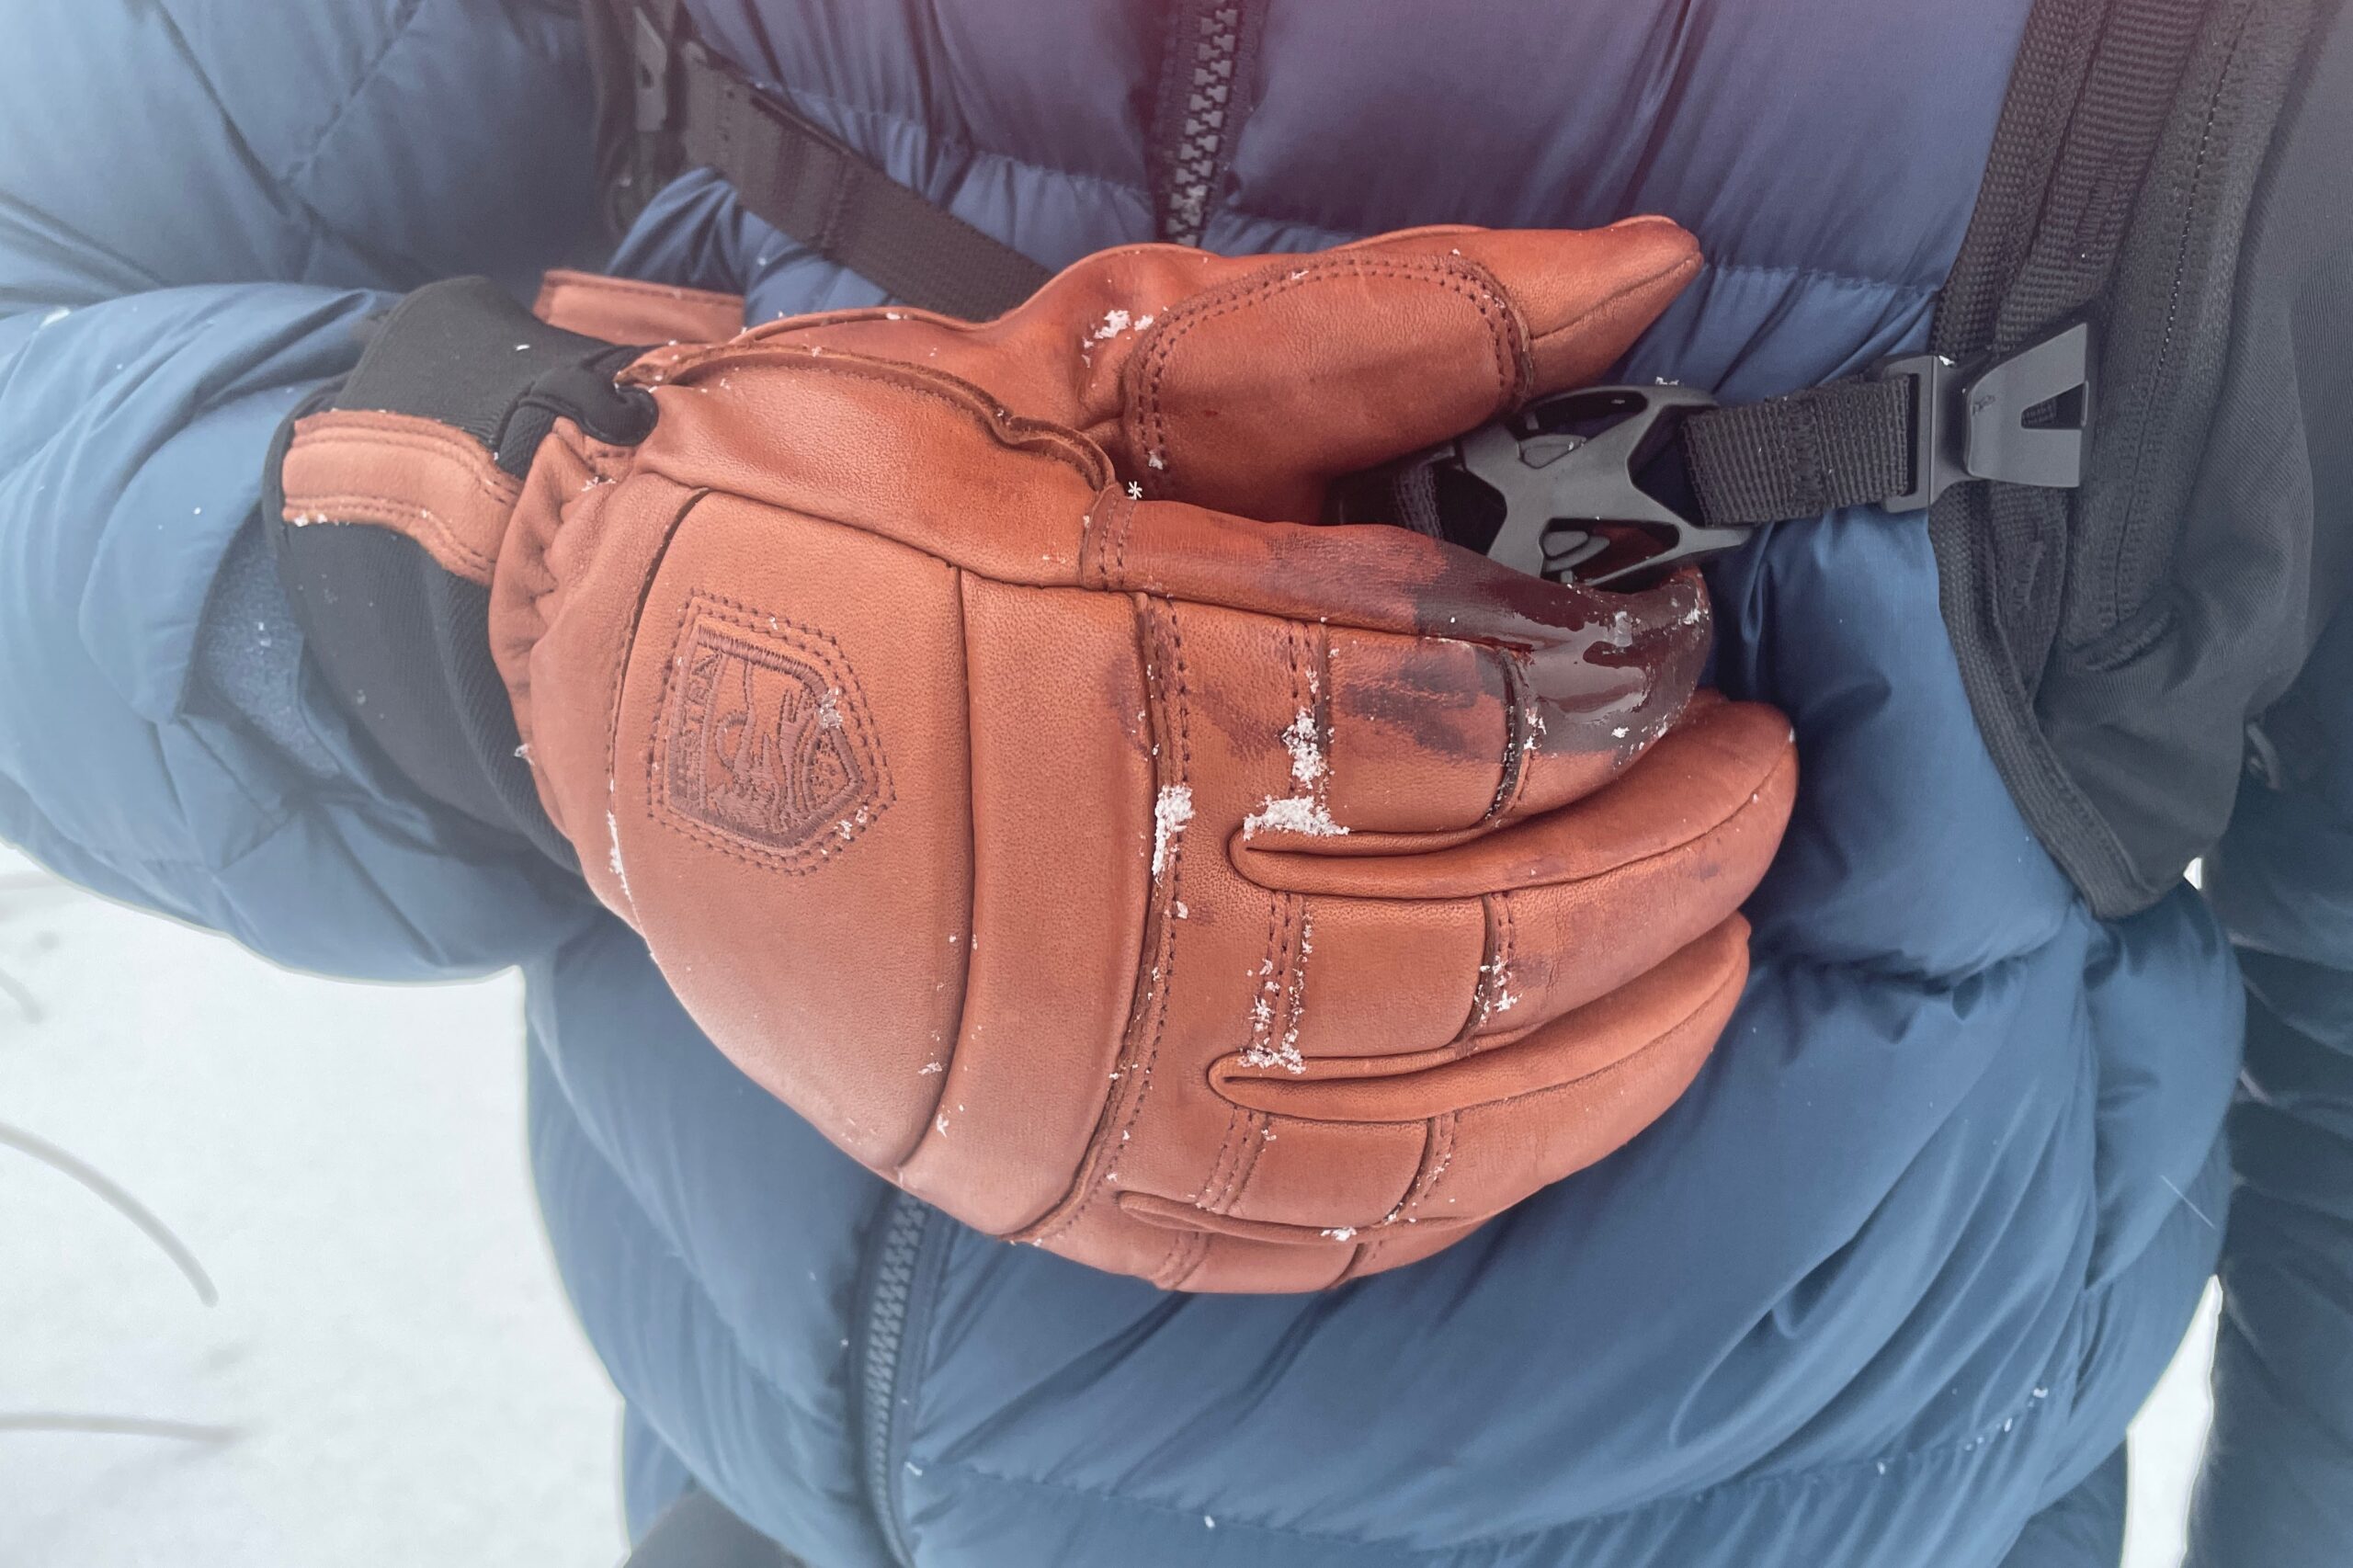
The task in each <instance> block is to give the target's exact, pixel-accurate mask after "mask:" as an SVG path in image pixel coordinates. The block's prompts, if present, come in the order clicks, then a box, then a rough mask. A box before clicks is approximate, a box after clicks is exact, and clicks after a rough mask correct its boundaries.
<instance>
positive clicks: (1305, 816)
mask: <svg viewBox="0 0 2353 1568" xmlns="http://www.w3.org/2000/svg"><path fill="white" fill-rule="evenodd" d="M1347 831H1348V830H1347V828H1345V827H1342V826H1341V825H1340V824H1338V823H1336V822H1334V821H1333V820H1332V813H1331V812H1330V810H1329V809H1328V808H1326V807H1325V806H1324V802H1323V801H1318V800H1315V799H1313V797H1310V796H1306V795H1293V796H1291V797H1290V799H1289V800H1282V801H1278V800H1276V799H1274V798H1273V797H1272V796H1268V797H1267V799H1266V800H1265V801H1262V802H1261V803H1260V804H1259V807H1258V809H1257V810H1256V811H1255V812H1251V813H1250V814H1249V815H1248V816H1246V817H1244V818H1243V819H1242V836H1243V837H1244V838H1245V839H1250V838H1256V837H1257V836H1258V835H1260V834H1262V833H1296V834H1302V835H1305V836H1306V837H1309V838H1339V837H1342V836H1343V835H1346V834H1347Z"/></svg>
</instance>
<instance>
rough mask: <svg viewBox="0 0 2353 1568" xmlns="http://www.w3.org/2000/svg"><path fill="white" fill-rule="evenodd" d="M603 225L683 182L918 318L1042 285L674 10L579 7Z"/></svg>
mask: <svg viewBox="0 0 2353 1568" xmlns="http://www.w3.org/2000/svg"><path fill="white" fill-rule="evenodd" d="M587 4H588V11H589V18H588V19H589V32H590V39H591V58H592V60H593V61H594V62H595V64H596V69H597V76H598V100H597V122H598V124H597V150H598V163H599V173H600V176H602V177H603V180H604V183H605V188H606V190H607V192H608V201H607V208H608V217H609V218H610V219H611V220H612V221H613V222H614V223H615V224H616V226H617V227H626V226H627V224H628V223H629V222H633V221H634V220H635V218H636V216H637V214H638V213H639V212H640V211H642V210H643V208H644V205H645V203H647V202H649V201H651V200H652V199H654V195H655V194H656V193H657V192H658V191H659V190H660V189H661V187H663V186H665V185H666V184H668V183H669V181H670V180H671V179H673V178H675V177H676V176H677V175H678V174H679V173H681V172H682V171H684V170H686V169H688V168H694V167H708V168H710V169H712V170H715V171H716V172H717V173H718V174H719V175H720V176H722V177H723V178H725V179H726V180H727V181H728V183H729V184H731V185H733V187H735V192H736V195H737V196H738V198H739V199H741V200H742V201H743V203H744V205H745V207H746V208H748V209H750V210H751V211H752V212H754V213H755V214H756V215H757V216H758V217H760V218H762V219H764V220H766V221H767V222H768V223H769V224H771V225H773V226H774V227H775V228H777V229H778V230H779V231H780V232H781V233H786V234H789V235H790V236H791V237H792V238H793V239H795V240H797V241H799V242H800V243H801V244H804V245H806V246H808V247H809V248H810V249H811V250H813V251H814V252H815V253H816V254H818V255H819V256H824V258H825V259H826V260H828V261H831V262H833V263H835V265H836V266H840V267H847V268H848V269H849V270H850V271H852V272H855V273H857V274H858V276H859V277H861V278H866V279H867V280H868V281H870V282H871V283H874V284H875V285H877V286H878V287H880V288H881V289H882V290H885V291H887V292H888V293H889V294H890V295H891V296H892V298H893V299H896V300H901V301H905V302H906V303H908V304H911V305H914V306H915V307H916V308H918V309H920V310H927V311H938V312H941V313H942V314H945V315H951V316H960V317H962V318H964V319H966V320H972V321H984V320H986V319H988V318H989V317H992V316H996V315H1001V314H1003V313H1004V312H1006V311H1007V310H1010V309H1011V308H1012V307H1013V306H1015V305H1017V304H1019V303H1020V302H1021V301H1024V300H1026V299H1028V298H1029V296H1030V295H1031V294H1033V293H1035V292H1037V290H1038V289H1039V287H1040V285H1042V284H1043V283H1044V282H1045V281H1046V279H1047V278H1048V277H1050V276H1051V274H1050V273H1049V272H1048V271H1047V269H1046V268H1045V267H1041V266H1040V265H1039V264H1038V263H1037V262H1035V261H1032V260H1030V259H1029V257H1028V256H1024V255H1022V254H1021V253H1020V252H1019V251H1017V250H1015V249H1014V248H1013V247H1012V246H1010V245H1008V244H1005V243H1004V242H1003V241H1001V240H998V239H996V238H995V237H994V236H992V235H989V234H986V233H983V232H982V231H980V230H979V229H976V228H974V227H973V226H972V224H970V223H967V222H964V221H963V220H962V219H961V218H959V217H957V216H956V215H955V214H954V213H952V212H950V211H949V210H947V209H946V208H945V207H942V206H939V205H938V204H937V203H935V202H933V201H931V200H930V199H928V198H926V197H925V196H924V195H923V194H922V193H921V192H919V191H916V190H915V189H913V188H912V187H908V186H905V185H903V184H901V183H900V182H899V181H897V180H895V179H892V177H891V176H889V175H888V174H886V173H884V172H883V171H882V170H881V169H880V168H878V167H876V166H875V165H873V164H872V163H871V162H870V161H868V160H867V159H866V158H865V157H863V156H861V155H860V154H859V153H857V152H855V151H853V150H852V149H850V148H849V147H847V146H845V145H844V144H843V143H842V142H840V141H839V140H838V139H836V138H835V137H834V136H832V135H830V134H828V133H827V132H826V131H824V129H823V128H822V127H820V126H818V125H816V124H814V123H813V122H812V121H811V120H810V119H807V117H805V116H803V115H802V114H801V113H800V112H799V111H798V110H797V109H795V108H793V106H792V105H791V103H790V101H789V100H788V99H787V98H786V97H785V96H784V95H783V94H782V93H781V92H780V91H778V90H774V89H770V88H765V87H762V86H761V85H757V84H756V83H754V82H753V81H752V80H751V79H750V78H749V77H748V76H746V75H745V74H744V73H742V72H741V71H739V70H737V69H736V68H735V67H734V66H733V65H732V64H730V63H728V62H725V61H723V60H722V59H720V58H719V57H718V56H716V55H714V54H712V53H711V52H710V50H708V49H707V48H705V47H704V46H703V44H702V42H701V41H700V40H699V39H697V38H696V37H695V36H694V28H693V24H692V22H691V21H690V20H689V19H688V16H687V14H686V8H685V6H683V4H681V0H587Z"/></svg>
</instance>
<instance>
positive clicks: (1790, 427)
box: [1683, 380, 1917, 528]
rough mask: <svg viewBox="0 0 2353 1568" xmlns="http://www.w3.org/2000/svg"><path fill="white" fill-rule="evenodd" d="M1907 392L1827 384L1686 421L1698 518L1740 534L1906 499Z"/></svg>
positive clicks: (1892, 383) (1907, 386)
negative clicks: (1792, 520) (1795, 519)
mask: <svg viewBox="0 0 2353 1568" xmlns="http://www.w3.org/2000/svg"><path fill="white" fill-rule="evenodd" d="M1916 385H1917V383H1916V382H1914V381H1908V380H1887V381H1833V382H1831V383H1830V384H1828V385H1826V386H1820V387H1813V388H1811V389H1809V390H1808V391H1805V392H1798V393H1796V394H1794V395H1792V396H1790V397H1779V398H1774V399H1772V400H1771V401H1769V402H1766V403H1746V404H1744V405H1742V406H1739V407H1735V408H1722V409H1717V410H1715V411H1714V412H1712V413H1708V414H1699V415H1693V416H1692V417H1690V418H1689V419H1687V420H1685V421H1684V423H1683V458H1684V462H1685V465H1686V467H1687V468H1688V471H1689V473H1690V479H1691V493H1692V495H1693V497H1694V498H1695V499H1696V500H1697V501H1698V502H1699V515H1700V517H1701V518H1702V519H1703V520H1705V521H1706V522H1707V523H1708V525H1709V526H1710V527H1711V528H1739V527H1747V526H1754V525H1756V524H1760V523H1777V522H1781V521H1784V520H1786V519H1789V518H1793V517H1820V516H1821V515H1822V514H1823V513H1824V512H1829V511H1835V510H1836V509H1837V508H1839V507H1841V506H1874V505H1877V504H1879V503H1881V502H1885V501H1889V500H1893V499H1895V498H1897V497H1899V496H1903V495H1906V494H1911V493H1913V492H1914V490H1915V488H1916V485H1915V474H1914V464H1915V460H1916V459H1915V453H1914V451H1913V446H1914V421H1913V398H1914V396H1915V387H1916Z"/></svg>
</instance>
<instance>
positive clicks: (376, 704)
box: [263, 278, 654, 869]
mask: <svg viewBox="0 0 2353 1568" xmlns="http://www.w3.org/2000/svg"><path fill="white" fill-rule="evenodd" d="M638 352H639V351H638V350H636V349H632V348H616V347H613V346H612V345H610V344H608V343H604V342H600V341H599V340H597V339H596V338H591V337H584V336H581V335H579V334H577V333H571V332H564V331H562V330H560V329H558V328H555V327H551V326H550V325H548V324H546V323H544V322H542V321H540V320H539V319H538V318H537V317H535V316H533V315H531V314H530V313H529V312H527V311H525V310H524V309H523V308H522V307H521V306H520V305H518V304H517V303H516V302H515V301H513V300H512V299H510V298H508V297H507V295H506V293H505V292H504V291H503V290H500V289H499V288H498V287H497V286H496V285H494V284H493V283H491V282H489V281H488V280H486V279H483V278H458V279H454V280H451V281H449V282H446V283H436V284H432V285H429V286H428V287H426V288H424V289H420V290H417V291H416V292H415V293H414V294H411V295H409V296H408V297H407V298H405V299H404V300H403V301H401V303H400V304H399V305H398V306H396V307H395V308H394V309H393V310H392V312H390V313H389V314H387V315H386V316H384V317H383V318H382V320H381V323H380V324H378V325H377V326H376V328H375V330H374V332H373V334H372V335H371V336H370V337H369V342H368V346H367V347H366V348H365V349H364V350H363V351H362V353H361V355H360V359H359V364H358V368H357V369H354V370H353V371H352V373H351V375H350V376H349V377H347V378H346V379H345V380H344V381H341V382H340V383H336V384H334V385H330V386H327V387H324V388H322V389H321V390H320V391H319V392H316V393H314V394H313V396H312V397H311V398H309V399H308V400H306V401H305V402H304V403H303V404H302V405H301V407H299V408H297V409H296V410H295V411H294V412H293V414H291V415H289V416H288V418H287V420H286V422H285V423H284V424H283V425H282V426H280V427H279V429H278V437H277V439H276V440H275V441H274V442H273V443H272V444H271V447H270V452H269V457H268V460H267V466H266V468H265V470H264V479H263V516H264V526H265V528H266V529H267V534H268V537H269V539H270V541H271V545H272V548H273V551H274V552H275V555H276V557H277V562H278V575H279V577H280V579H281V580H282V581H283V582H284V583H285V585H286V593H287V597H288V598H289V600H290V602H291V604H292V606H293V609H294V616H295V619H296V621H297V622H298V623H299V624H300V625H301V628H302V634H303V639H304V642H305V645H306V647H307V650H308V653H309V654H310V659H311V663H312V665H313V668H314V669H315V670H316V672H317V673H318V675H319V676H320V677H321V678H323V679H324V681H325V682H326V684H327V686H328V687H329V689H331V690H332V691H333V692H335V695H336V697H337V699H338V700H339V701H340V702H341V704H342V707H343V709H344V710H345V712H346V713H347V715H348V716H349V717H350V718H351V719H352V721H353V722H354V723H355V724H356V725H357V726H358V728H359V729H360V730H361V731H363V732H364V733H366V734H367V735H368V736H369V738H370V739H371V740H373V741H374V742H375V744H377V745H378V746H379V747H380V748H381V749H382V751H383V753H384V755H385V756H386V757H387V758H389V759H390V761H391V762H392V766H393V767H395V768H397V769H398V770H399V771H400V772H401V773H402V774H403V775H404V777H406V778H408V779H409V781H410V782H411V783H413V784H415V786H416V787H417V789H418V790H421V791H423V792H424V793H425V794H426V796H428V797H429V798H431V799H432V800H434V801H438V802H439V803H440V804H442V805H444V806H447V807H449V808H451V809H453V810H455V811H457V812H461V813H463V814H464V815H465V816H466V817H468V818H470V819H472V821H474V822H477V823H480V824H484V825H486V826H488V827H491V828H493V829H495V830H498V831H500V832H503V833H508V834H516V835H521V836H522V837H524V838H526V839H528V840H529V842H530V843H531V844H532V845H534V846H537V847H538V848H539V849H540V851H542V852H543V853H544V854H546V855H547V856H548V857H549V858H551V859H553V860H555V861H556V862H558V863H559V864H561V865H563V866H565V867H567V868H571V869H576V868H577V864H578V862H577V860H576V858H575V857H574V854H573V852H572V848H571V846H570V845H568V844H567V843H565V841H564V839H563V835H562V834H560V833H558V832H557V831H556V829H555V825H554V824H552V823H551V822H550V821H549V820H548V818H547V814H546V812H543V811H542V810H541V809H540V801H539V792H538V790H537V788H536V786H535V785H534V784H533V782H532V778H531V772H530V767H529V764H528V763H527V762H525V761H524V760H523V758H522V757H521V756H520V755H519V752H518V736H517V731H516V728H515V716H514V710H513V709H512V707H511V706H510V704H509V700H508V698H507V693H506V683H505V682H504V681H503V680H502V679H501V678H500V676H499V674H498V670H497V668H496V666H495V665H494V663H493V662H492V659H491V656H490V636H489V619H490V590H489V589H488V588H486V587H484V586H483V585H481V584H478V583H473V582H470V581H468V580H467V579H465V578H462V577H459V576H456V575H454V574H451V573H449V572H448V571H445V570H444V569H443V568H442V567H441V566H440V564H439V563H438V562H436V561H434V559H433V558H432V557H431V556H430V555H429V554H427V553H426V551H425V550H424V549H423V548H421V547H420V546H419V545H417V544H416V543H415V541H414V540H410V539H408V538H407V537H405V536H404V535H402V534H398V533H394V532H392V531H391V530H390V529H387V528H370V527H337V526H333V525H332V524H313V525H309V526H304V527H300V528H298V527H295V526H293V525H291V524H290V523H288V522H286V521H285V520H284V514H285V504H284V494H283V490H282V486H281V483H280V466H281V465H282V463H283V462H284V460H285V457H286V450H287V448H288V447H289V445H290V443H291V442H292V440H293V435H294V425H295V421H296V420H298V419H301V418H303V417H306V416H308V415H313V414H317V413H321V412H323V411H325V410H329V409H366V410H378V411H384V412H390V413H394V414H405V415H416V416H419V417H422V418H427V419H433V420H438V421H439V422H440V423H443V424H446V425H449V426H453V427H455V428H457V429H460V430H462V431H464V432H465V433H466V434H467V435H469V436H471V437H473V438H474V439H475V440H477V441H479V442H481V443H482V445H483V447H484V448H485V449H487V450H488V451H489V452H490V453H491V454H492V457H493V459H494V460H495V461H496V462H497V464H498V466H499V467H500V468H501V469H503V470H505V471H506V472H508V473H511V474H513V475H515V476H516V477H517V478H518V479H519V478H521V477H523V476H524V475H525V474H526V473H528V472H529V469H530V466H531V460H532V459H533V457H534V456H535V455H536V454H537V453H538V450H539V446H540V441H541V440H542V439H543V438H545V437H546V435H547V433H548V431H549V429H550V428H551V427H552V426H553V425H554V423H555V422H556V420H558V419H560V418H566V419H571V420H573V421H574V423H575V424H576V425H578V426H579V427H580V429H581V430H582V431H583V432H584V433H585V434H586V435H588V436H589V437H592V438H594V439H597V440H600V441H605V442H609V443H612V444H615V445H633V444H635V443H636V442H638V441H641V440H642V439H644V437H645V436H646V435H647V434H648V433H649V432H650V431H651V430H652V429H653V427H654V400H653V399H652V398H651V397H650V396H648V395H647V394H646V393H645V392H642V390H640V389H637V388H633V387H616V386H615V385H614V384H613V379H612V378H613V375H614V372H615V371H617V370H618V369H620V367H621V366H622V365H624V364H626V363H628V362H629V361H630V360H631V359H632V358H635V357H636V356H637V354H638Z"/></svg>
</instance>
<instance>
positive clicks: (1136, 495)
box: [1128, 479, 1143, 501]
mask: <svg viewBox="0 0 2353 1568" xmlns="http://www.w3.org/2000/svg"><path fill="white" fill-rule="evenodd" d="M1128 499H1129V500H1131V501H1141V500H1142V499H1143V486H1142V485H1141V484H1139V483H1136V482H1135V481H1134V480H1132V479H1131V480H1130V481H1128Z"/></svg>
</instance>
